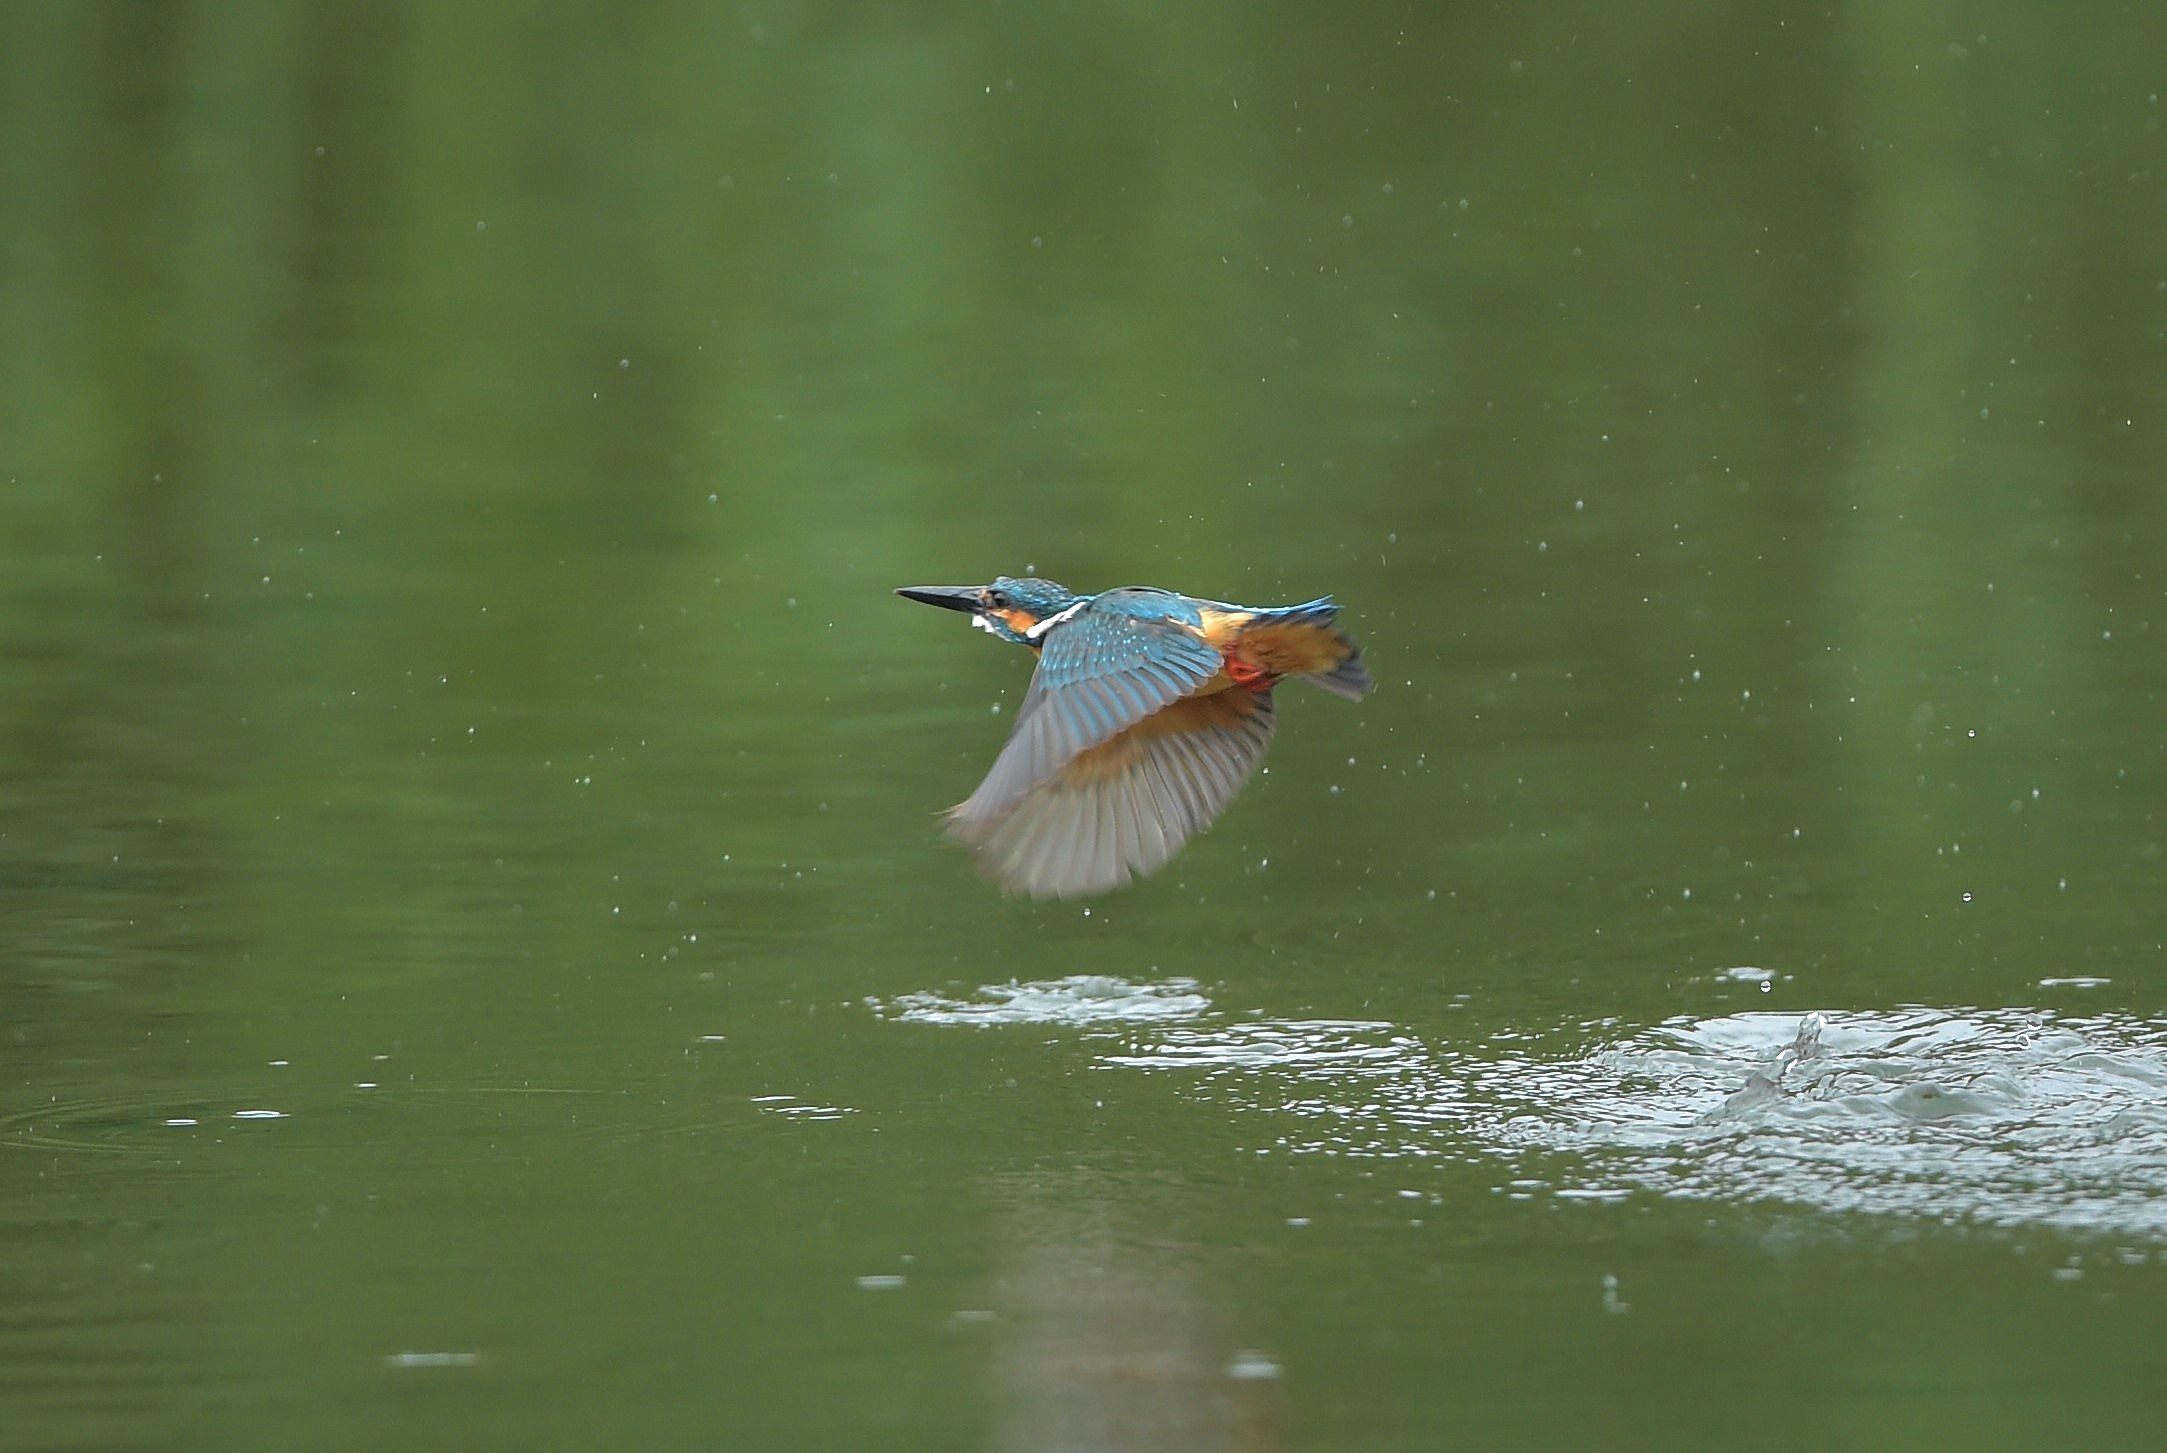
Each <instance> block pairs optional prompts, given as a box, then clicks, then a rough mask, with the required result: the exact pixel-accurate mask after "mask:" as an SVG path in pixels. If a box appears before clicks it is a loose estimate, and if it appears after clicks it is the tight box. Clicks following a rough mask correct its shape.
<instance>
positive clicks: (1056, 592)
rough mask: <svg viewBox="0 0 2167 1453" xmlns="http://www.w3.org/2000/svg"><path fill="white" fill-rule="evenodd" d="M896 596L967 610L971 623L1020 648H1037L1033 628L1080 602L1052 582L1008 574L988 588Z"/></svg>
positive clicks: (910, 588) (912, 589) (907, 589)
mask: <svg viewBox="0 0 2167 1453" xmlns="http://www.w3.org/2000/svg"><path fill="white" fill-rule="evenodd" d="M895 593H896V594H897V595H900V596H902V597H904V598H905V599H907V600H921V601H924V602H925V603H926V604H927V605H937V606H940V607H942V608H943V609H945V610H960V611H968V612H969V613H970V617H971V624H973V625H975V626H977V627H979V628H980V629H982V630H986V631H990V632H991V633H993V634H994V635H996V636H999V637H1000V638H1001V639H1002V640H1004V641H1013V642H1015V643H1016V644H1017V645H1019V646H1035V645H1037V644H1038V638H1037V637H1036V636H1034V635H1033V634H1032V628H1033V627H1034V626H1037V625H1039V624H1040V623H1041V622H1044V621H1047V620H1051V619H1052V618H1053V617H1054V616H1057V615H1059V614H1060V613H1061V612H1062V611H1065V610H1067V609H1068V608H1069V607H1070V606H1072V605H1075V604H1076V603H1077V602H1078V601H1080V600H1081V599H1082V597H1081V596H1079V595H1077V594H1076V593H1075V592H1074V591H1072V590H1070V589H1069V588H1068V587H1067V586H1065V585H1057V584H1055V583H1054V582H1053V581H1051V580H1033V579H1024V580H1018V579H1016V578H1015V577H1013V576H1009V575H1004V576H1002V577H1001V578H1000V579H998V580H996V581H994V582H993V583H992V584H991V585H905V586H900V587H898V588H897V590H896V592H895Z"/></svg>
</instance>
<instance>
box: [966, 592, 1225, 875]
mask: <svg viewBox="0 0 2167 1453" xmlns="http://www.w3.org/2000/svg"><path fill="white" fill-rule="evenodd" d="M1179 599H1180V598H1179V597H1175V596H1168V595H1166V594H1165V593H1164V592H1161V591H1145V590H1141V589H1137V588H1130V589H1125V590H1109V591H1107V592H1105V593H1104V594H1102V595H1098V596H1095V597H1093V598H1092V599H1091V601H1090V602H1089V603H1088V604H1086V605H1084V606H1082V607H1078V608H1076V614H1075V615H1074V616H1073V617H1071V618H1070V619H1068V620H1065V621H1062V622H1061V623H1060V624H1059V625H1057V626H1055V627H1054V628H1053V629H1052V630H1050V631H1048V632H1047V634H1046V638H1045V646H1044V649H1043V651H1042V653H1041V655H1040V657H1039V663H1038V671H1037V674H1035V675H1034V676H1033V677H1032V678H1031V689H1030V690H1029V691H1028V692H1027V693H1026V694H1025V696H1024V699H1023V705H1022V707H1020V708H1019V709H1018V710H1017V712H1016V729H1015V731H1014V732H1012V733H1011V734H1010V735H1009V738H1008V741H1007V743H1006V745H1004V746H1003V747H1002V748H1001V754H1000V756H998V757H997V758H995V759H994V763H993V767H992V770H991V771H989V772H987V773H986V779H985V781H983V782H981V783H979V784H978V788H977V790H976V791H974V792H973V793H971V795H970V797H969V799H968V800H966V801H965V802H964V803H963V804H962V805H961V806H959V807H957V808H955V809H954V811H953V812H951V813H950V819H951V821H952V822H953V823H954V824H955V826H956V829H957V831H958V832H959V833H961V834H964V835H969V834H973V833H984V832H986V831H990V830H991V828H992V826H993V824H994V823H996V822H997V821H998V820H999V819H1000V818H1001V817H1003V816H1004V815H1006V814H1007V813H1008V812H1009V811H1010V810H1012V809H1013V808H1014V807H1015V805H1016V804H1017V803H1018V802H1019V801H1021V800H1022V799H1023V797H1024V795H1025V794H1026V793H1028V792H1030V791H1031V790H1032V789H1033V788H1035V787H1037V786H1038V785H1039V784H1041V783H1043V782H1045V781H1047V780H1048V779H1049V778H1051V777H1052V776H1053V775H1054V774H1055V773H1057V772H1059V771H1060V770H1061V769H1062V768H1063V767H1065V766H1066V765H1067V764H1068V763H1069V762H1071V761H1073V760H1074V759H1075V758H1076V757H1078V756H1079V755H1081V754H1082V753H1084V752H1087V751H1090V750H1091V749H1092V748H1094V747H1096V746H1098V745H1099V744H1100V743H1102V742H1106V741H1109V740H1111V739H1112V738H1114V737H1115V736H1117V735H1118V734H1120V733H1121V732H1122V731H1124V730H1126V729H1127V728H1129V727H1131V726H1134V725H1135V724H1136V723H1138V722H1140V721H1142V720H1144V719H1145V718H1147V717H1149V716H1151V715H1152V714H1153V713H1154V712H1157V711H1159V710H1161V709H1163V708H1165V707H1167V706H1170V705H1172V704H1173V703H1174V702H1176V701H1179V700H1181V699H1182V698H1183V697H1185V696H1187V695H1188V694H1189V693H1190V692H1193V691H1195V690H1196V689H1197V688H1198V687H1200V686H1202V685H1203V684H1204V683H1205V682H1207V681H1209V680H1210V679H1211V678H1212V677H1213V676H1214V675H1215V674H1217V672H1218V670H1219V664H1220V658H1219V653H1218V651H1217V650H1216V649H1215V648H1213V647H1212V646H1210V645H1209V644H1207V643H1206V642H1205V641H1204V639H1203V638H1202V636H1201V635H1200V634H1199V633H1198V629H1197V627H1196V626H1195V625H1194V623H1192V622H1190V621H1187V620H1185V619H1183V618H1182V617H1181V616H1180V615H1179V613H1178V612H1170V609H1169V606H1168V604H1167V602H1169V601H1178V600H1179ZM1146 609H1148V610H1149V611H1151V612H1152V613H1151V614H1139V612H1140V611H1143V610H1146ZM1190 614H1194V612H1193V611H1191V612H1190Z"/></svg>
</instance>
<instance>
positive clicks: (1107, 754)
mask: <svg viewBox="0 0 2167 1453" xmlns="http://www.w3.org/2000/svg"><path fill="white" fill-rule="evenodd" d="M1271 739H1272V700H1271V697H1270V696H1269V695H1268V694H1265V693H1263V692H1254V691H1247V690H1242V689H1238V688H1237V689H1234V690H1227V691H1219V692H1214V693H1212V694H1211V695H1208V696H1192V697H1186V698H1183V699H1182V700H1180V701H1177V702H1175V703H1174V704H1173V705H1171V706H1168V707H1165V708H1162V709H1161V710H1159V711H1157V712H1155V713H1153V714H1152V715H1151V716H1149V717H1147V718H1145V719H1144V720H1143V721H1141V722H1138V723H1136V724H1134V725H1132V726H1130V727H1128V728H1126V729H1125V730H1123V731H1122V732H1121V733H1120V734H1118V735H1116V736H1114V737H1112V738H1110V739H1109V740H1107V741H1104V742H1101V743H1098V744H1097V745H1095V746H1093V747H1091V748H1089V749H1087V750H1085V751H1084V752H1081V753H1079V754H1078V755H1077V756H1076V757H1074V758H1073V759H1071V760H1070V761H1069V762H1067V763H1066V764H1064V765H1063V766H1062V767H1061V768H1059V769H1058V770H1057V771H1056V772H1055V773H1054V774H1053V775H1052V776H1050V777H1049V778H1047V779H1046V780H1045V781H1043V782H1040V783H1038V784H1036V785H1035V786H1033V787H1031V788H1029V789H1027V790H1026V791H1025V792H1024V794H1023V795H1022V796H1021V797H1020V798H1019V799H1018V800H1017V801H1016V802H1015V803H1014V804H1013V805H1012V806H1011V807H1010V808H1009V809H1008V810H1007V811H1006V812H1004V813H1002V814H1000V815H999V816H997V817H995V818H993V819H991V820H990V821H985V822H979V821H974V820H970V819H967V818H965V817H963V816H962V815H961V814H960V811H959V813H958V814H957V815H956V816H955V817H954V818H953V820H952V822H951V831H953V832H954V833H955V834H956V836H957V837H959V838H961V839H962V840H963V841H964V842H965V843H967V844H969V846H970V847H971V850H972V851H973V852H974V853H975V854H976V855H977V857H978V861H979V865H980V867H981V868H983V869H984V870H985V872H986V873H987V875H988V876H990V877H992V878H994V879H995V880H997V881H998V882H999V883H1000V884H1001V886H1002V887H1004V888H1006V889H1008V890H1009V891H1011V892H1016V893H1023V894H1026V895H1028V896H1030V897H1033V898H1077V897H1082V896H1084V895H1086V894H1091V893H1103V892H1106V891H1107V890H1109V889H1112V888H1118V887H1120V886H1122V885H1123V884H1124V883H1127V882H1128V881H1129V880H1130V879H1131V878H1132V877H1134V876H1140V875H1144V874H1149V873H1152V872H1155V871H1157V870H1158V869H1159V868H1161V867H1163V866H1164V865H1165V863H1166V861H1167V859H1169V858H1171V857H1173V855H1174V854H1175V852H1176V851H1178V850H1179V849H1180V847H1181V845H1182V844H1183V843H1185V842H1187V841H1188V840H1189V838H1190V837H1191V836H1193V835H1194V834H1196V833H1197V832H1199V831H1201V830H1203V829H1204V828H1206V827H1208V826H1210V825H1211V823H1212V822H1213V821H1215V820H1216V819H1217V818H1218V816H1219V814H1220V813H1221V812H1223V811H1225V810H1226V806H1227V804H1228V803H1229V802H1231V801H1232V800H1233V798H1234V794H1235V793H1237V792H1239V791H1240V790H1241V787H1242V784H1243V783H1245V782H1246V781H1248V780H1249V776H1250V774H1251V773H1252V772H1254V771H1255V770H1256V766H1257V763H1258V762H1259V761H1260V760H1262V759H1263V756H1264V750H1265V748H1266V747H1267V746H1269V745H1270V743H1271Z"/></svg>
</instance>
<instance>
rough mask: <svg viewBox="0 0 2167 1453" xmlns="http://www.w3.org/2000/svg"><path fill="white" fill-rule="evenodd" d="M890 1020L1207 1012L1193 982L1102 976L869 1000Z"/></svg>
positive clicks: (1070, 1019)
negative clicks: (969, 994) (967, 993)
mask: <svg viewBox="0 0 2167 1453" xmlns="http://www.w3.org/2000/svg"><path fill="white" fill-rule="evenodd" d="M871 1002H872V1004H873V1007H874V1008H875V1009H877V1010H879V1011H880V1012H882V1013H884V1014H886V1015H888V1017H890V1018H892V1019H901V1020H907V1021H910V1022H913V1023H918V1024H957V1025H975V1026H985V1025H995V1024H1061V1025H1070V1026H1086V1025H1094V1024H1118V1023H1135V1022H1139V1021H1154V1020H1180V1019H1193V1018H1195V1017H1196V1016H1197V1015H1200V1014H1203V1013H1205V1012H1206V1011H1207V1010H1209V1009H1210V1008H1211V1000H1209V999H1207V998H1205V997H1204V995H1202V994H1201V993H1199V992H1197V983H1196V980H1194V979H1161V980H1158V981H1156V982H1152V983H1141V984H1139V983H1135V982H1132V981H1130V980H1128V979H1119V978H1114V977H1112V976H1111V975H1106V974H1070V975H1069V976H1068V977H1066V978H1062V979H1046V980H1038V981H1034V982H1029V983H1018V982H1017V981H1015V980H1013V979H1011V980H1010V981H1009V982H1007V983H1005V984H988V985H986V986H985V987H983V988H981V989H980V990H979V991H978V997H976V998H974V999H955V998H950V997H948V996H947V995H944V994H935V993H931V992H922V993H916V994H900V995H897V996H896V998H895V999H894V1000H892V1001H890V1002H888V1003H885V1004H883V1003H881V1002H880V1001H878V1000H874V1001H871Z"/></svg>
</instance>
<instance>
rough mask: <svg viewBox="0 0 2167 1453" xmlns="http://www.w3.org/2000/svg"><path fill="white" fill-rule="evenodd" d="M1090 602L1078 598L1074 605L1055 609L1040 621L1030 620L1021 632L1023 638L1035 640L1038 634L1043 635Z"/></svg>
mask: <svg viewBox="0 0 2167 1453" xmlns="http://www.w3.org/2000/svg"><path fill="white" fill-rule="evenodd" d="M1090 603H1091V602H1089V601H1087V600H1079V601H1077V602H1076V603H1075V604H1074V605H1072V606H1070V607H1069V608H1068V609H1067V610H1062V611H1055V612H1054V613H1053V614H1052V615H1050V616H1048V617H1046V618H1045V619H1044V620H1042V621H1034V622H1032V624H1031V626H1030V628H1029V629H1028V630H1026V631H1025V632H1024V633H1023V638H1024V639H1025V640H1026V641H1035V640H1037V639H1038V638H1039V637H1040V636H1043V635H1045V634H1046V632H1048V631H1050V630H1052V629H1053V628H1054V627H1055V626H1057V625H1059V624H1061V622H1063V621H1065V620H1067V619H1068V618H1069V617H1070V616H1072V615H1074V614H1076V612H1078V611H1080V610H1082V609H1083V608H1084V607H1085V606H1087V605H1089V604H1090Z"/></svg>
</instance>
